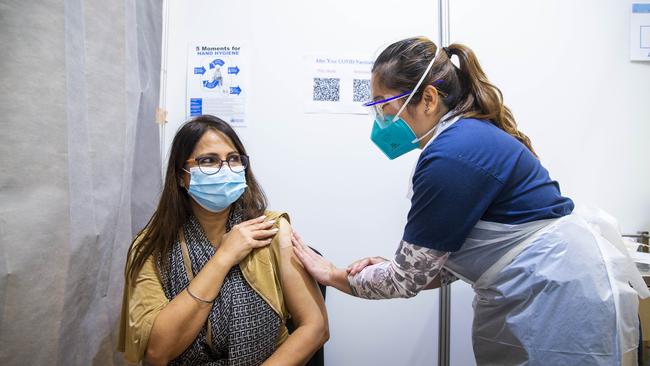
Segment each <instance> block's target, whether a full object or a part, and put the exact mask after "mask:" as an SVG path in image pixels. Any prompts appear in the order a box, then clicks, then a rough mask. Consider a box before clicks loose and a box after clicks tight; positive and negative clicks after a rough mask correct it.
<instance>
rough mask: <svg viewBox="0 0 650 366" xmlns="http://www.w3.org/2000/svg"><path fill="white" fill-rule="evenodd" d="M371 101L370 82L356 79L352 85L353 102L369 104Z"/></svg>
mask: <svg viewBox="0 0 650 366" xmlns="http://www.w3.org/2000/svg"><path fill="white" fill-rule="evenodd" d="M369 100H370V80H368V79H354V80H353V85H352V101H353V102H367V101H369Z"/></svg>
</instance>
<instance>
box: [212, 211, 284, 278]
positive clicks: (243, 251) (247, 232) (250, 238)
mask: <svg viewBox="0 0 650 366" xmlns="http://www.w3.org/2000/svg"><path fill="white" fill-rule="evenodd" d="M265 219H266V216H260V217H258V218H256V219H252V220H248V221H244V222H242V223H240V224H237V225H235V226H233V227H232V229H231V230H230V231H229V232H228V233H226V234H224V236H223V240H221V245H220V246H219V248H218V249H217V253H216V254H217V255H218V256H219V257H220V258H221V259H222V260H224V261H225V263H226V264H227V265H229V266H230V267H233V266H235V265H237V264H239V262H241V261H242V259H244V258H245V257H246V256H247V255H248V254H249V253H250V252H251V251H252V250H253V249H255V248H261V247H265V246H267V245H269V244H271V241H272V240H273V237H274V236H275V234H277V232H278V229H277V228H274V229H271V227H272V226H273V224H274V223H275V220H269V221H264V220H265Z"/></svg>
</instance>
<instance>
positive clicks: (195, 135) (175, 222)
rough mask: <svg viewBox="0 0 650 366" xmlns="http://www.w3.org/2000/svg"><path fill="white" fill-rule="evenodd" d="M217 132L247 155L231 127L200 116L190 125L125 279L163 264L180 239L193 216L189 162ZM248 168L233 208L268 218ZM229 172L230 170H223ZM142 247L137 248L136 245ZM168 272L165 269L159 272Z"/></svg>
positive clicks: (181, 134) (174, 150)
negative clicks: (154, 260) (152, 263)
mask: <svg viewBox="0 0 650 366" xmlns="http://www.w3.org/2000/svg"><path fill="white" fill-rule="evenodd" d="M210 130H211V131H216V132H220V133H222V134H224V135H226V136H227V137H228V138H229V139H230V141H232V143H233V145H234V146H235V148H236V149H237V152H238V153H239V154H242V155H246V149H245V148H244V145H243V144H242V142H241V140H240V139H239V136H237V133H236V132H235V131H234V130H233V129H232V127H230V125H229V124H228V123H226V122H224V121H222V120H221V119H219V118H217V117H214V116H210V115H202V116H198V117H196V118H194V119H192V120H190V121H188V122H186V123H185V124H184V125H183V126H182V127H181V128H180V129H179V130H178V132H177V133H176V136H174V141H173V142H172V146H171V151H170V153H169V162H168V163H167V174H166V175H165V183H164V186H163V191H162V195H161V197H160V201H159V202H158V207H157V208H156V211H155V212H154V214H153V216H151V219H149V222H148V223H147V225H146V226H145V228H144V229H142V231H140V233H139V234H138V235H137V236H136V238H135V239H134V240H133V242H132V243H131V246H130V248H129V253H128V257H129V258H131V260H130V261H127V263H129V262H130V265H127V267H126V269H125V276H127V278H130V279H131V283H135V280H136V277H137V276H138V273H139V272H140V270H141V269H142V266H143V265H144V263H145V261H146V260H147V258H149V256H151V255H161V256H162V259H163V261H162V262H163V263H166V262H165V259H166V258H168V254H169V252H170V251H171V248H172V246H173V244H174V242H175V241H176V238H177V237H178V234H179V231H180V230H181V229H182V227H183V224H184V223H185V221H187V219H188V218H189V217H190V216H191V215H192V206H191V205H190V200H191V198H190V196H189V194H188V193H187V191H186V190H185V188H183V187H181V185H180V183H179V181H180V180H182V177H183V174H184V171H183V167H184V166H185V162H186V160H187V159H189V157H190V155H191V154H192V151H194V147H195V146H196V144H197V143H198V141H199V140H200V139H201V137H202V136H203V135H204V134H205V133H206V132H207V131H210ZM250 165H251V164H250V162H249V164H248V167H247V168H246V173H245V175H246V185H247V186H248V187H247V188H246V190H245V191H244V193H243V194H242V196H241V197H240V198H239V199H238V200H237V201H236V202H235V203H233V205H231V208H232V207H233V206H234V205H238V207H239V208H240V209H241V213H242V216H243V220H250V219H253V218H255V217H259V216H261V215H263V214H264V211H265V210H266V207H267V200H266V196H265V195H264V192H263V191H262V188H261V187H260V186H259V184H258V183H257V180H256V179H255V176H254V175H253V171H252V169H251V166H250ZM222 169H228V167H222ZM136 243H138V244H137V245H135V244H136ZM159 270H164V269H159Z"/></svg>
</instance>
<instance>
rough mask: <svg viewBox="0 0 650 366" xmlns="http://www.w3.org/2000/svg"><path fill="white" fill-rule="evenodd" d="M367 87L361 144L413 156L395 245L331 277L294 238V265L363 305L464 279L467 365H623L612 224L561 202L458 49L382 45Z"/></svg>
mask: <svg viewBox="0 0 650 366" xmlns="http://www.w3.org/2000/svg"><path fill="white" fill-rule="evenodd" d="M453 56H456V57H457V58H458V65H459V66H458V67H456V66H455V65H454V64H453V63H452V62H451V58H452V57H453ZM371 88H372V96H373V101H371V102H369V103H366V106H368V107H369V108H370V110H371V112H372V115H373V116H374V124H373V128H372V133H371V139H372V141H373V142H374V143H375V144H376V145H377V146H378V147H379V149H380V150H381V151H382V152H383V153H384V154H385V155H386V156H387V157H388V158H389V159H395V158H397V157H399V156H401V155H403V154H405V153H407V152H409V151H411V150H414V149H417V148H420V149H422V152H421V153H420V158H419V159H418V162H417V165H416V167H415V169H414V172H413V175H412V177H411V189H410V193H409V198H410V200H411V209H410V211H409V214H408V221H407V224H406V227H405V229H404V234H403V237H402V240H401V241H400V243H399V246H398V249H397V251H396V253H395V256H394V258H392V259H391V260H386V259H383V258H380V257H372V258H365V259H362V260H360V261H357V262H355V263H354V264H352V265H351V266H350V267H348V268H347V269H340V268H337V267H336V266H334V265H333V264H332V263H330V262H329V261H327V260H326V259H324V258H323V257H321V256H319V255H317V254H316V253H314V252H313V251H311V250H310V249H309V247H307V246H306V245H305V244H304V242H303V241H302V239H301V238H300V237H299V236H298V235H297V234H295V235H294V238H293V243H294V250H295V252H296V254H297V256H298V257H299V258H300V260H301V261H302V263H303V264H304V266H305V268H306V269H307V270H308V271H309V272H310V273H311V274H312V275H313V276H314V277H315V278H316V279H317V280H318V281H319V282H320V283H321V284H324V285H329V286H334V287H336V288H338V289H339V290H341V291H344V292H346V293H348V294H351V295H353V296H358V297H362V298H367V299H387V298H396V297H412V296H415V295H416V294H417V293H418V292H419V291H421V290H423V289H426V288H432V287H436V286H439V284H440V281H447V280H448V279H449V278H452V277H451V276H452V275H453V276H456V277H458V278H460V279H462V280H464V281H466V282H468V283H470V284H472V286H473V288H474V290H475V292H476V296H475V301H474V312H475V315H474V323H473V336H472V340H473V346H474V353H475V357H476V361H477V364H478V365H607V366H610V365H633V364H636V357H637V356H636V355H637V346H638V318H637V307H638V296H639V295H642V296H644V297H645V296H647V295H648V291H647V288H646V287H645V284H644V283H643V281H642V280H641V277H640V275H639V273H638V271H637V270H636V267H634V265H633V263H632V262H631V261H630V259H629V256H628V255H627V252H626V251H625V247H624V245H623V243H622V240H621V236H620V234H619V232H618V230H617V226H616V223H615V220H613V219H612V218H611V217H610V216H608V215H607V214H605V213H604V212H602V211H600V210H595V209H591V210H581V212H577V211H578V210H574V204H573V202H572V201H571V199H569V198H567V197H564V196H562V195H561V193H560V189H559V185H558V183H557V182H556V181H554V180H552V179H551V178H550V176H549V174H548V171H547V170H546V169H545V168H544V167H543V166H542V165H541V163H540V161H539V160H538V158H537V156H536V154H535V151H534V150H533V147H532V145H531V142H530V140H529V138H528V137H526V135H524V134H523V133H522V132H521V131H519V130H518V129H517V124H516V122H515V119H514V117H513V115H512V113H511V111H510V110H509V109H508V108H507V107H506V106H505V105H504V104H503V100H502V95H501V92H500V91H499V89H498V88H497V87H495V86H494V85H492V84H491V83H490V81H489V80H488V79H487V77H486V75H485V73H484V72H483V70H482V69H481V66H480V65H479V63H478V60H477V58H476V56H475V55H474V53H473V52H472V50H470V49H469V48H468V47H466V46H463V45H460V44H452V45H451V46H449V47H444V48H442V49H441V50H440V51H439V48H438V47H437V46H436V45H435V44H434V43H433V42H431V41H430V40H428V39H426V38H409V39H405V40H402V41H399V42H396V43H394V44H392V45H390V46H388V48H386V49H385V50H384V51H383V52H382V53H381V54H380V55H379V57H378V58H377V60H376V61H375V63H374V65H373V68H372V80H371ZM549 103H550V102H549Z"/></svg>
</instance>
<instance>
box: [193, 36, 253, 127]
mask: <svg viewBox="0 0 650 366" xmlns="http://www.w3.org/2000/svg"><path fill="white" fill-rule="evenodd" d="M243 52H245V50H243V47H242V46H241V45H240V44H230V43H221V44H220V43H196V44H192V45H190V47H189V54H188V58H187V106H186V108H187V109H186V111H187V112H186V113H187V115H188V116H190V117H192V116H198V115H201V114H211V115H214V116H217V117H219V118H221V119H222V120H224V121H226V122H228V123H230V125H232V126H233V127H245V126H246V124H247V121H246V111H245V104H246V103H245V101H246V92H247V84H246V82H245V81H246V79H247V74H248V69H247V66H246V63H245V58H244V57H245V56H243Z"/></svg>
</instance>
